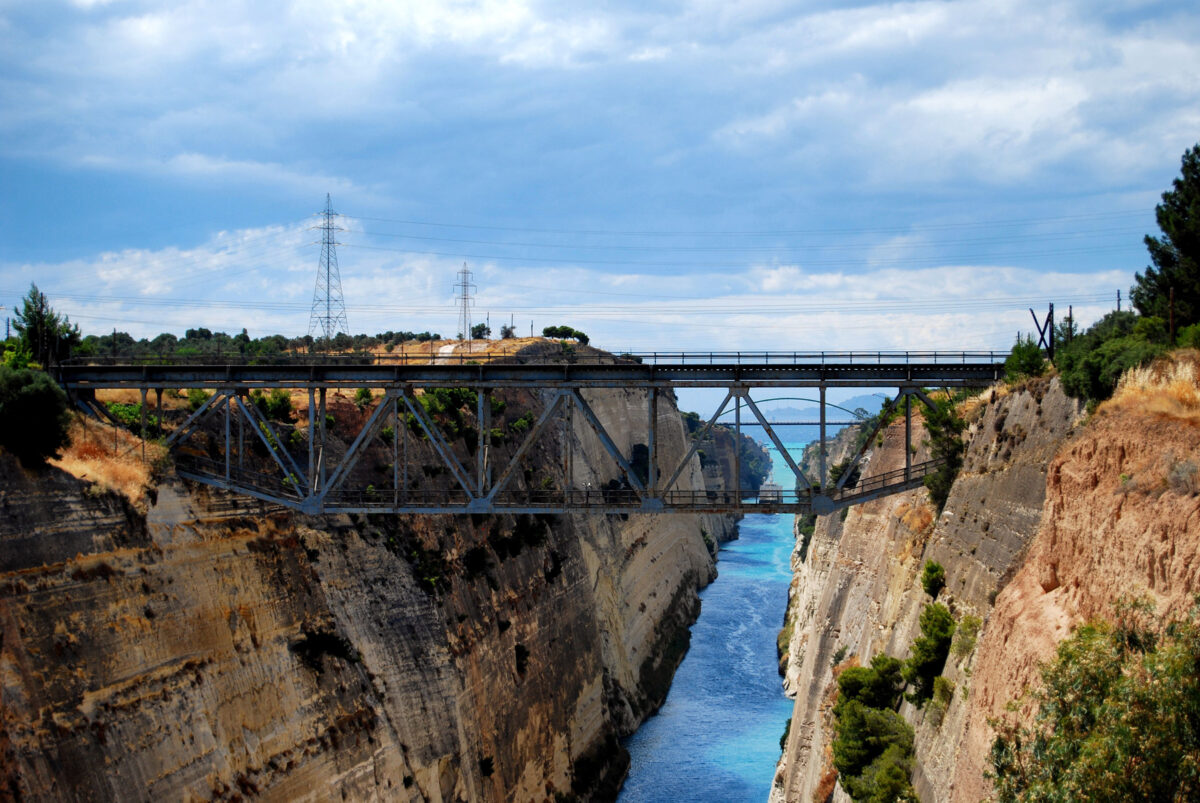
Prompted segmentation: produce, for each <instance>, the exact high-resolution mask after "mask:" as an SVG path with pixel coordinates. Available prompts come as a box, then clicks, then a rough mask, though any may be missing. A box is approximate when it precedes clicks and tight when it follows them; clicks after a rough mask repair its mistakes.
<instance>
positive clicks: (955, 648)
mask: <svg viewBox="0 0 1200 803" xmlns="http://www.w3.org/2000/svg"><path fill="white" fill-rule="evenodd" d="M982 625H983V620H982V619H980V618H979V617H978V616H973V615H971V614H967V615H966V616H964V617H963V618H962V621H960V622H959V623H958V627H956V628H954V641H953V642H952V643H951V645H950V651H951V652H953V653H954V657H955V658H957V659H959V660H960V661H961V660H962V659H963V658H966V657H967V656H968V655H970V654H971V652H972V651H973V650H974V649H975V639H976V638H978V636H979V628H980V627H981V626H982Z"/></svg>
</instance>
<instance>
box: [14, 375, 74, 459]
mask: <svg viewBox="0 0 1200 803" xmlns="http://www.w3.org/2000/svg"><path fill="white" fill-rule="evenodd" d="M69 424H70V416H69V415H68V414H67V394H66V393H64V392H63V390H62V388H60V387H59V386H58V385H57V384H56V383H55V382H54V380H52V379H51V378H50V377H49V376H47V375H46V374H45V373H43V372H41V371H32V370H29V369H28V368H26V369H22V370H14V369H12V368H9V367H8V366H4V365H0V446H3V447H4V448H5V449H7V450H8V451H9V452H11V453H12V454H14V455H16V457H17V458H18V459H19V460H20V461H21V462H22V463H23V464H25V465H26V466H33V465H37V464H39V463H41V462H43V461H44V460H45V459H46V458H47V457H56V456H57V455H58V450H59V449H61V448H62V447H63V446H66V445H67V443H68V441H69V438H68V437H67V426H68V425H69Z"/></svg>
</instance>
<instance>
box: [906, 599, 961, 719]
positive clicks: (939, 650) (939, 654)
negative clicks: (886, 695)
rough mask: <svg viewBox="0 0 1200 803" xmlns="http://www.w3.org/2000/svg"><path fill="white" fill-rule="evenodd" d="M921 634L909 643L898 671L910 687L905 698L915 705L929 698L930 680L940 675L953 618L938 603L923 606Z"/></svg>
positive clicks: (952, 634)
mask: <svg viewBox="0 0 1200 803" xmlns="http://www.w3.org/2000/svg"><path fill="white" fill-rule="evenodd" d="M920 624H921V635H919V636H917V638H916V639H914V640H913V643H912V653H911V654H910V655H909V658H908V660H907V661H905V662H904V666H903V668H902V669H901V675H903V677H904V680H905V681H906V682H907V683H908V684H909V685H910V686H912V691H910V692H909V693H908V694H907V695H906V696H907V698H908V700H909V702H911V703H914V704H915V705H918V706H920V705H924V704H925V701H926V700H928V699H929V698H930V697H931V696H932V695H933V679H934V678H936V677H937V676H938V675H940V674H942V669H943V668H944V667H945V666H946V656H947V655H949V653H950V640H951V639H952V638H953V637H954V617H953V616H951V615H950V610H949V609H948V608H947V607H946V606H945V605H943V604H941V603H940V602H935V603H933V604H931V605H926V606H925V609H924V610H923V611H921V622H920Z"/></svg>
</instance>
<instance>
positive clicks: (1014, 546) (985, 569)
mask: <svg viewBox="0 0 1200 803" xmlns="http://www.w3.org/2000/svg"><path fill="white" fill-rule="evenodd" d="M1078 416H1079V409H1078V406H1077V404H1076V403H1075V402H1073V401H1072V400H1070V399H1068V398H1067V397H1066V396H1065V395H1063V393H1062V392H1061V390H1060V389H1059V387H1058V384H1057V382H1056V381H1037V382H1034V383H1031V384H1030V385H1028V386H1027V387H1026V388H1024V389H1023V390H1021V391H1019V392H1014V393H1011V394H1007V395H1003V396H999V395H997V394H990V395H985V398H984V400H983V407H982V409H981V410H979V411H977V412H976V413H975V414H974V416H973V417H972V420H973V423H972V424H971V426H970V428H969V429H968V431H967V433H966V434H965V436H964V437H965V438H966V440H967V452H966V456H965V462H964V468H963V470H962V472H961V474H960V475H959V478H958V480H957V481H956V482H955V484H954V487H953V489H952V491H951V493H950V496H949V499H948V500H947V504H946V508H945V510H944V511H943V513H942V515H941V516H940V517H938V516H936V512H935V511H934V510H933V509H932V508H931V507H930V504H929V501H928V494H927V493H926V492H925V491H924V490H918V491H912V492H909V493H905V494H899V495H896V496H892V497H887V498H885V499H880V500H876V501H874V502H869V503H866V504H864V505H861V506H857V507H854V508H851V509H850V510H849V512H848V513H847V514H846V516H845V518H844V520H840V517H839V515H838V514H835V515H834V516H829V517H824V518H821V519H818V521H817V526H816V530H815V532H814V534H813V536H812V538H811V541H810V543H809V544H808V545H807V549H806V550H805V551H806V555H805V558H804V559H803V560H801V559H800V551H801V550H800V549H799V548H798V549H797V554H795V555H794V556H793V568H794V571H795V576H796V581H795V582H794V584H793V589H792V592H791V595H790V599H789V620H790V621H791V622H792V625H791V626H792V628H793V630H792V636H791V655H790V659H789V662H788V665H787V667H786V677H785V688H786V689H787V690H788V692H789V694H794V695H795V698H796V705H795V709H794V714H793V718H792V726H791V731H790V735H789V739H788V743H787V746H786V749H785V751H784V754H783V757H782V759H781V761H780V764H779V767H778V769H777V772H776V781H775V787H774V789H773V791H772V800H787V801H805V803H807V801H811V800H813V799H824V797H825V796H827V795H828V794H830V793H831V792H832V791H833V790H834V776H835V773H834V772H833V768H832V757H831V754H830V753H829V739H830V726H831V720H830V707H831V705H832V703H833V700H834V695H835V693H836V683H835V681H834V673H833V665H834V663H835V662H834V658H835V657H840V658H841V659H842V660H843V661H858V662H859V663H862V664H866V663H867V662H869V660H870V658H871V657H872V656H873V655H876V654H878V653H880V652H886V653H888V654H890V655H893V656H896V657H899V658H905V657H907V655H908V651H909V649H910V645H911V643H912V640H913V638H914V637H915V636H916V635H918V634H919V626H918V619H919V616H920V612H921V609H922V608H923V607H924V605H925V604H927V603H928V602H929V601H930V600H929V597H928V595H926V594H925V593H924V591H923V590H922V588H921V585H920V571H921V568H922V567H923V565H924V563H925V561H926V560H934V561H937V562H938V563H941V564H942V566H943V567H944V568H945V571H946V587H945V589H944V590H943V591H942V592H941V595H940V596H939V601H942V602H945V603H946V604H948V605H949V606H950V608H951V610H952V612H954V614H955V616H956V618H960V619H961V618H962V617H963V616H966V615H976V616H980V617H981V618H985V617H986V616H987V613H988V611H990V609H991V603H992V600H993V599H994V598H995V594H996V592H997V591H998V590H999V589H1000V588H1002V587H1003V586H1004V585H1005V584H1006V583H1007V582H1008V581H1009V580H1010V579H1011V578H1012V576H1013V574H1014V573H1015V572H1016V570H1017V567H1018V566H1019V565H1020V562H1021V559H1022V557H1023V555H1024V554H1025V551H1026V550H1027V548H1028V546H1029V544H1030V542H1031V541H1032V539H1033V537H1034V534H1035V533H1036V532H1037V530H1038V525H1039V522H1040V521H1041V519H1042V510H1043V506H1044V501H1045V498H1046V474H1047V470H1048V468H1049V466H1050V464H1051V460H1052V459H1053V457H1054V454H1055V452H1056V450H1057V449H1058V448H1059V446H1060V444H1061V443H1062V441H1063V439H1064V438H1066V437H1067V436H1068V434H1069V433H1070V432H1071V431H1072V428H1073V427H1074V426H1075V424H1076V422H1077V420H1078ZM916 431H918V432H920V433H921V435H920V436H917V435H915V434H914V441H920V440H923V439H924V432H923V430H921V429H919V428H918V429H917V430H916ZM923 450H924V447H923V446H922V447H918V454H916V455H915V456H914V460H922V459H924V458H925V455H924V452H923ZM903 465H904V431H903V423H902V422H900V423H898V424H895V425H893V426H892V427H891V428H889V429H888V430H887V431H886V432H885V433H884V437H883V441H882V444H880V445H874V446H873V449H872V454H871V459H870V461H869V463H868V465H867V468H866V469H865V470H864V477H869V476H871V475H873V474H876V473H882V472H886V471H890V470H893V469H896V468H900V467H903ZM990 627H991V625H990V624H985V629H984V632H985V633H986V632H989V628H990ZM978 652H979V650H978V649H976V650H974V651H972V652H969V653H968V654H966V655H963V656H955V655H952V656H951V659H950V660H949V661H948V663H947V666H946V670H945V672H944V674H945V676H946V677H947V678H948V679H950V680H951V682H953V683H954V684H955V687H956V689H958V692H957V693H956V694H955V695H954V697H953V698H952V700H951V702H950V704H949V705H948V706H947V707H946V709H945V711H944V712H943V713H942V714H941V715H940V716H939V717H938V718H937V719H938V722H937V723H936V724H935V722H934V721H933V720H934V718H933V717H928V716H927V711H926V710H923V709H922V710H918V709H916V708H914V707H913V706H912V705H910V704H909V703H904V704H903V705H902V706H901V714H902V715H903V716H905V717H906V718H907V719H908V720H909V721H910V722H912V723H913V724H914V726H915V728H916V760H917V768H916V771H915V773H914V777H913V784H914V787H915V788H916V790H917V792H918V794H919V795H920V796H921V799H922V800H945V799H949V798H950V796H951V795H952V793H953V792H954V790H955V789H956V788H957V786H959V785H961V784H960V782H959V781H957V780H956V778H957V777H958V771H957V770H956V764H957V761H958V755H959V753H960V752H962V750H963V747H962V745H963V743H964V741H965V740H966V728H967V713H966V705H965V704H964V701H965V699H969V697H965V696H964V693H963V691H962V690H963V688H964V687H966V689H967V693H968V694H969V695H970V696H973V695H974V694H975V691H974V689H973V688H972V683H973V681H972V673H973V672H974V671H976V670H975V669H974V667H976V665H977V664H978V662H979V658H978ZM839 794H841V793H840V792H839ZM814 796H815V797H814ZM975 799H978V798H975Z"/></svg>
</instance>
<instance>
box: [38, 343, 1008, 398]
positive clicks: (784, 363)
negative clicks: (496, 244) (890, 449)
mask: <svg viewBox="0 0 1200 803" xmlns="http://www.w3.org/2000/svg"><path fill="white" fill-rule="evenodd" d="M469 356H470V355H455V356H454V358H453V359H452V360H451V358H435V359H436V360H437V361H436V362H435V363H434V364H430V363H429V362H427V361H425V362H414V361H412V360H411V359H404V360H383V359H380V358H373V359H369V360H368V359H362V358H360V359H359V361H357V362H351V361H350V360H349V359H348V358H341V357H339V358H327V359H324V360H321V361H319V362H313V361H310V360H309V359H308V358H294V359H289V360H288V361H286V362H277V363H273V364H248V363H232V362H231V363H225V364H221V365H211V364H209V365H205V364H189V363H185V362H171V363H163V362H154V363H152V362H145V363H140V364H138V363H133V362H130V361H122V362H121V363H119V364H105V363H104V362H103V361H99V360H93V361H89V362H88V363H86V364H69V365H64V366H62V367H61V368H60V369H59V372H60V373H59V376H60V379H61V381H62V382H63V384H64V385H66V386H67V387H69V388H94V389H100V388H129V387H142V388H144V387H171V388H190V387H199V388H213V387H234V386H236V387H246V388H250V387H293V388H295V387H330V388H334V387H376V388H378V387H395V386H397V385H402V384H406V385H411V386H415V387H438V386H450V385H473V386H487V387H497V388H499V387H529V386H541V387H591V388H621V387H640V388H645V387H660V388H664V387H674V388H685V387H731V386H735V385H750V386H754V387H820V386H825V387H839V386H847V387H897V386H901V385H906V386H912V385H919V386H938V387H972V386H981V385H987V384H989V383H991V382H994V381H995V380H996V379H998V378H999V377H1000V376H1002V375H1003V360H1004V355H1001V354H999V353H998V352H811V353H809V352H803V353H802V352H788V353H773V352H759V353H755V354H728V353H720V354H717V353H704V354H687V353H674V354H669V355H668V354H653V355H630V356H629V357H616V358H613V357H604V358H580V359H578V360H558V361H553V362H551V361H547V360H546V359H545V358H522V357H520V356H509V357H504V358H499V359H491V361H488V362H478V363H476V362H475V361H472V360H470V359H469Z"/></svg>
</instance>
